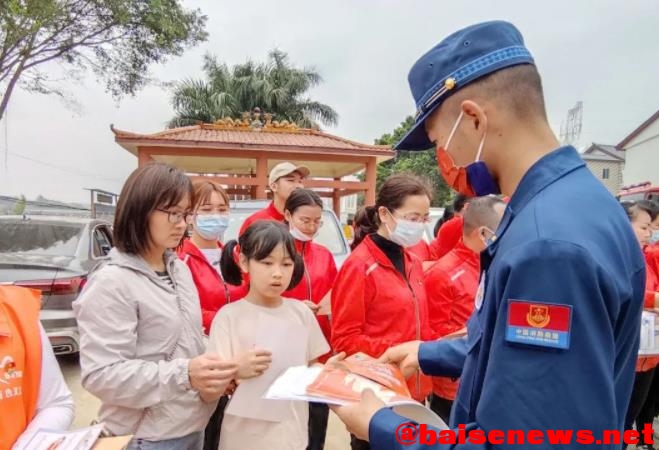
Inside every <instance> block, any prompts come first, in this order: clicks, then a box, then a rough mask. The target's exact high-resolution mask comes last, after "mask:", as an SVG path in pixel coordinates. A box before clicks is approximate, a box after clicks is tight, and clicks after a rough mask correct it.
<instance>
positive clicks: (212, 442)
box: [204, 395, 229, 450]
mask: <svg viewBox="0 0 659 450" xmlns="http://www.w3.org/2000/svg"><path fill="white" fill-rule="evenodd" d="M227 403H229V397H228V396H226V395H225V396H223V397H222V398H221V399H220V401H219V402H218V403H217V408H215V412H214V413H213V415H212V416H211V418H210V419H209V420H208V424H207V425H206V430H204V450H217V447H219V446H220V428H221V427H222V419H223V418H224V410H225V409H226V407H227Z"/></svg>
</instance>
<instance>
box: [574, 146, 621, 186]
mask: <svg viewBox="0 0 659 450" xmlns="http://www.w3.org/2000/svg"><path fill="white" fill-rule="evenodd" d="M581 157H582V158H583V160H584V161H586V165H587V166H588V168H589V169H590V171H591V172H592V173H593V175H595V176H596V177H597V179H598V180H600V181H601V182H602V184H604V186H606V188H607V189H608V190H609V191H610V192H611V193H612V194H614V195H615V194H616V193H617V192H618V191H619V190H620V188H621V187H622V184H623V176H622V175H623V170H624V168H625V151H624V150H622V151H621V150H618V148H616V146H614V145H603V144H595V143H593V144H591V146H590V147H588V148H587V149H586V150H585V151H584V152H583V153H582V154H581Z"/></svg>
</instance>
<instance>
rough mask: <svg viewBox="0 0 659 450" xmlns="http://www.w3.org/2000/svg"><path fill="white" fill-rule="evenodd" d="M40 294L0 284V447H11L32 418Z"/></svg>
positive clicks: (38, 357)
mask: <svg viewBox="0 0 659 450" xmlns="http://www.w3.org/2000/svg"><path fill="white" fill-rule="evenodd" d="M40 307H41V293H40V292H39V291H36V290H32V289H26V288H21V287H18V286H0V430H2V431H1V432H0V450H10V449H11V447H12V445H13V444H14V443H15V442H16V440H17V439H18V438H19V437H20V435H21V433H23V431H25V429H26V428H27V426H28V424H29V423H30V421H31V420H32V418H33V417H34V415H35V413H36V409H37V399H38V398H39V385H40V383H41V335H40V332H39V308H40Z"/></svg>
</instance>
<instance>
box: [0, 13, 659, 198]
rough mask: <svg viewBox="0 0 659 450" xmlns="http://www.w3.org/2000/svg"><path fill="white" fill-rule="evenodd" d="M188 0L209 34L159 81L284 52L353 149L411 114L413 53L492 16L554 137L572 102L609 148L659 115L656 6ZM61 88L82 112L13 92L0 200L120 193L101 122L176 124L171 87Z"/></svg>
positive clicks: (112, 149) (1, 156) (140, 128)
mask: <svg viewBox="0 0 659 450" xmlns="http://www.w3.org/2000/svg"><path fill="white" fill-rule="evenodd" d="M183 3H184V5H185V6H186V7H195V8H200V9H201V10H202V11H203V12H204V13H205V14H206V15H207V16H208V24H207V30H208V32H209V39H208V41H207V42H205V43H203V44H201V45H200V46H198V47H196V48H194V49H191V50H189V51H188V52H186V54H185V55H184V56H182V57H180V58H176V59H173V60H170V61H169V62H168V63H167V64H165V65H162V66H155V67H153V68H152V69H153V70H152V72H153V74H154V75H155V76H156V77H158V78H159V79H160V80H163V81H172V80H178V79H182V78H186V77H200V76H201V74H202V73H201V64H202V56H203V54H204V53H206V52H212V53H214V54H215V55H217V56H218V58H219V59H221V60H224V61H226V62H227V63H229V64H235V63H240V62H243V61H245V60H246V59H247V58H252V59H254V60H262V59H264V58H265V57H266V55H267V53H268V51H269V50H270V49H272V48H274V47H279V48H280V49H282V50H284V51H286V52H288V54H289V56H290V58H291V60H292V61H293V63H294V64H296V65H299V66H314V67H315V68H316V69H317V70H318V71H319V72H320V73H321V75H322V76H323V77H324V80H325V81H324V83H323V84H322V85H321V86H320V87H318V88H316V89H315V90H314V91H312V92H311V95H312V97H313V98H314V99H315V100H319V101H322V102H325V103H327V104H329V105H331V106H333V107H334V108H335V109H336V110H337V111H338V113H339V115H340V119H339V125H338V126H337V127H334V128H330V129H328V130H327V131H329V132H330V133H334V134H337V135H340V136H343V137H346V138H350V139H354V140H358V141H362V142H367V143H372V142H373V139H375V138H377V137H379V136H380V135H381V134H383V133H386V132H391V131H392V130H393V128H394V127H396V126H397V125H398V124H399V123H400V122H401V121H402V120H403V119H404V118H405V116H406V115H408V114H410V113H413V111H414V103H413V101H412V97H411V95H410V93H409V89H408V85H407V73H408V71H409V69H410V67H411V65H412V64H413V63H414V62H415V61H416V59H417V58H418V57H419V56H421V54H422V53H424V52H425V51H426V50H428V49H429V48H430V47H432V46H433V45H434V44H436V43H437V42H439V41H440V40H441V39H442V38H443V37H445V36H446V35H448V34H450V33H451V32H453V31H455V30H456V29H458V28H461V27H463V26H467V25H470V24H472V23H475V22H480V21H484V20H490V19H505V20H509V21H511V22H513V23H514V24H515V25H517V27H518V28H519V29H520V30H521V32H522V34H523V35H524V36H525V39H526V45H527V47H528V48H529V49H530V50H531V52H532V53H533V55H534V57H535V60H536V63H537V65H538V67H539V70H540V73H541V74H542V76H543V82H544V87H545V95H546V98H547V107H548V113H549V117H550V121H551V125H552V127H553V128H554V130H555V131H556V132H557V133H558V131H559V129H560V124H561V122H562V121H563V120H564V119H565V116H566V114H567V110H568V109H569V108H571V107H573V106H574V105H575V103H576V102H577V101H579V100H581V101H583V103H584V107H583V131H582V135H581V140H580V143H581V145H586V144H588V143H590V142H593V141H594V142H598V143H605V144H616V143H618V142H620V141H621V140H622V139H623V138H624V137H625V136H626V135H627V134H628V133H629V132H631V131H632V130H633V129H634V128H636V127H637V126H638V125H640V124H641V123H642V122H643V121H644V120H646V119H647V118H648V117H650V116H651V115H652V114H653V113H654V112H655V111H656V110H657V109H659V82H658V80H659V45H658V43H659V26H658V24H659V7H658V5H657V2H656V0H647V1H639V0H627V1H625V2H621V1H619V0H615V1H614V0H583V1H574V0H551V1H543V2H539V1H528V0H515V1H505V0H502V1H497V2H493V1H488V0H471V1H454V2H447V1H437V0H434V1H433V0H428V1H420V0H370V1H355V0H331V1H329V2H310V1H308V0H307V1H302V0H277V1H267V2H266V1H260V0H252V1H231V2H229V1H225V0H194V1H190V0H184V1H183ZM53 70H57V69H56V66H53ZM65 87H66V88H68V89H69V91H71V92H73V93H75V95H76V98H77V100H78V101H79V102H80V104H81V106H82V108H81V109H80V110H75V111H74V110H71V109H67V107H66V106H64V105H63V104H62V103H61V102H60V101H59V100H58V99H57V98H55V97H46V96H41V95H32V94H27V93H25V92H23V91H20V90H19V91H15V94H14V95H13V97H12V99H11V102H10V105H9V111H8V113H7V115H6V119H3V120H2V122H0V194H4V195H19V194H24V195H26V196H27V197H28V199H33V198H35V197H36V196H37V195H39V194H41V195H43V196H45V197H48V198H53V199H57V200H64V201H82V202H86V201H88V194H87V193H86V191H84V190H83V188H85V187H95V188H100V189H106V190H109V191H113V192H117V193H118V192H119V191H120V189H121V186H122V183H123V181H124V180H125V178H126V177H127V176H128V174H129V173H130V172H131V171H132V170H133V169H134V168H135V167H137V159H136V158H135V157H134V156H132V155H131V154H130V153H128V152H127V151H125V150H124V149H122V148H121V147H119V146H118V145H117V144H115V143H114V139H113V135H112V133H111V132H110V124H111V123H113V124H114V125H115V126H116V127H117V128H120V129H123V130H128V131H135V132H141V133H148V132H156V131H160V130H162V129H163V128H164V127H165V123H166V122H167V121H168V119H170V118H171V116H172V108H171V106H170V104H169V97H170V94H169V92H167V91H165V90H163V89H160V88H157V87H150V88H147V89H145V90H143V91H141V92H139V93H138V94H137V96H136V97H135V98H130V99H126V100H123V101H122V102H121V103H119V104H116V103H115V102H114V101H113V100H112V98H111V97H110V96H109V95H108V94H106V93H105V92H104V89H103V85H102V84H99V83H97V82H96V81H95V80H94V78H92V77H90V78H89V79H88V80H87V81H85V83H84V85H68V86H67V85H65Z"/></svg>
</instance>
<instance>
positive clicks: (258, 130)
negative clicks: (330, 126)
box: [111, 110, 395, 217]
mask: <svg viewBox="0 0 659 450" xmlns="http://www.w3.org/2000/svg"><path fill="white" fill-rule="evenodd" d="M111 128H112V131H113V132H114V135H115V141H116V142H117V143H118V144H119V145H120V146H121V147H123V148H124V149H126V150H128V151H129V152H131V153H132V154H133V155H135V156H137V160H138V165H139V166H142V165H144V164H147V163H148V162H150V161H161V162H165V163H168V164H171V165H174V166H176V167H179V168H180V169H181V170H184V171H185V172H186V173H187V174H188V175H189V176H191V178H193V179H194V178H196V177H205V178H208V179H211V180H213V181H216V182H218V183H219V184H221V185H223V186H225V188H226V190H227V192H228V193H229V195H231V196H232V197H233V198H237V197H239V198H251V199H266V198H267V196H268V190H269V188H268V173H269V171H270V169H272V167H273V166H274V165H276V164H278V163H279V162H282V161H290V162H293V163H296V164H304V165H306V166H307V167H309V170H310V171H311V176H310V177H309V179H307V180H306V181H305V186H306V187H308V188H310V189H314V190H315V191H317V192H318V194H319V195H320V196H321V197H325V198H328V199H331V205H332V208H333V209H334V212H335V213H336V215H337V217H342V208H341V207H342V199H343V198H345V197H351V196H355V195H356V194H360V193H363V194H364V197H365V200H366V203H367V204H374V203H375V181H376V166H377V164H378V163H380V162H383V161H387V160H389V159H391V158H393V157H394V156H395V152H394V151H393V150H392V149H391V147H389V146H383V145H369V144H362V143H358V142H354V141H350V140H348V139H345V138H342V137H339V136H334V135H331V134H329V133H324V132H321V131H317V130H311V129H303V128H298V127H297V126H296V125H295V124H291V123H288V122H287V121H283V122H281V123H279V122H277V121H273V120H272V115H270V114H262V113H261V112H260V111H257V110H255V111H254V112H253V113H245V114H243V118H242V119H231V118H226V119H221V120H218V121H216V122H215V123H212V124H206V123H205V124H199V125H193V126H188V127H181V128H172V129H169V130H165V131H161V132H159V133H154V134H138V133H133V132H128V131H121V130H118V129H115V128H114V127H111ZM362 171H364V172H365V177H364V179H363V180H359V179H358V178H354V177H351V175H354V174H357V173H359V172H362Z"/></svg>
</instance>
